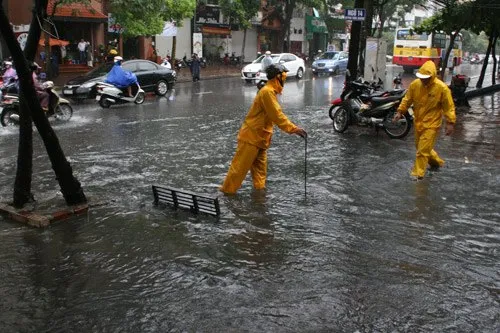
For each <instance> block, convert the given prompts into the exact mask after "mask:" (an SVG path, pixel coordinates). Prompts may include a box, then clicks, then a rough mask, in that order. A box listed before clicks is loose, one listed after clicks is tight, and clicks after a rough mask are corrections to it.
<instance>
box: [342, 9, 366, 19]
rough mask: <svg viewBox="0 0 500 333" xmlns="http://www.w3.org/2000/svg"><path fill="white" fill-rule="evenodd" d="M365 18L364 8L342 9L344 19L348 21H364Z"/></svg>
mask: <svg viewBox="0 0 500 333" xmlns="http://www.w3.org/2000/svg"><path fill="white" fill-rule="evenodd" d="M365 18H366V10H365V9H364V8H346V9H345V11H344V19H345V20H350V21H364V20H365Z"/></svg>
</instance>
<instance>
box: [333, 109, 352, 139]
mask: <svg viewBox="0 0 500 333" xmlns="http://www.w3.org/2000/svg"><path fill="white" fill-rule="evenodd" d="M348 126H349V112H348V111H347V109H346V108H345V107H343V106H341V107H339V108H338V109H337V111H335V113H334V115H333V129H334V130H335V132H338V133H344V132H345V130H346V129H347V127H348Z"/></svg>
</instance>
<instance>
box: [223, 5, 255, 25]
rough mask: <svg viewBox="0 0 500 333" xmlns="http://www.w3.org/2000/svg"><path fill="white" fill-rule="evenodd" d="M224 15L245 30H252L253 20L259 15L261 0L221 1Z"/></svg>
mask: <svg viewBox="0 0 500 333" xmlns="http://www.w3.org/2000/svg"><path fill="white" fill-rule="evenodd" d="M219 5H220V6H221V10H222V13H223V14H224V16H225V17H228V18H230V20H231V22H230V23H233V22H236V23H237V24H238V25H239V26H240V27H242V28H243V29H247V28H250V27H251V25H252V23H251V19H252V18H253V17H255V16H256V15H257V12H258V10H259V7H260V1H259V0H220V1H219Z"/></svg>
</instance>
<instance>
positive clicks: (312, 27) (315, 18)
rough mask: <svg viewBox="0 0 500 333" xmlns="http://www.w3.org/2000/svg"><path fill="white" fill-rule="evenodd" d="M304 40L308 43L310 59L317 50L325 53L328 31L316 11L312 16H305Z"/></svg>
mask: <svg viewBox="0 0 500 333" xmlns="http://www.w3.org/2000/svg"><path fill="white" fill-rule="evenodd" d="M306 39H307V41H308V42H309V57H310V58H311V59H312V58H313V57H314V56H315V55H316V54H317V53H318V51H319V50H321V51H323V52H324V51H326V49H327V43H328V29H327V27H326V24H325V21H323V20H322V19H321V18H320V17H319V15H318V14H317V11H316V10H315V9H313V15H306Z"/></svg>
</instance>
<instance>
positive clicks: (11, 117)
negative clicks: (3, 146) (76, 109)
mask: <svg viewBox="0 0 500 333" xmlns="http://www.w3.org/2000/svg"><path fill="white" fill-rule="evenodd" d="M43 88H44V89H45V91H46V92H47V93H48V94H49V108H48V110H47V111H46V112H45V115H46V116H47V117H54V118H55V119H56V120H57V121H68V120H69V119H70V118H71V117H72V116H73V108H72V107H71V104H70V102H69V101H68V100H67V99H64V98H62V97H60V96H59V94H58V93H57V92H56V91H55V90H54V82H52V81H46V82H44V83H43ZM0 107H1V108H2V113H1V114H0V122H1V123H2V126H4V127H5V126H16V125H19V97H18V96H17V95H6V96H4V98H3V100H2V102H1V104H0Z"/></svg>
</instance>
